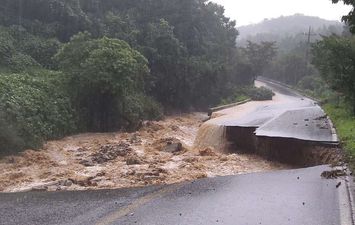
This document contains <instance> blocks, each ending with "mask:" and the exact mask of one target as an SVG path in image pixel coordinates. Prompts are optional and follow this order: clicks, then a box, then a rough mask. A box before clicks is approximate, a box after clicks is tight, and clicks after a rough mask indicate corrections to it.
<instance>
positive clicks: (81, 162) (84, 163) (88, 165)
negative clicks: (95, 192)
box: [79, 160, 95, 167]
mask: <svg viewBox="0 0 355 225" xmlns="http://www.w3.org/2000/svg"><path fill="white" fill-rule="evenodd" d="M79 163H80V164H81V165H83V166H86V167H91V166H95V163H94V162H93V161H92V160H81V161H80V162H79Z"/></svg>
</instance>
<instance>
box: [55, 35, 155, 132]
mask: <svg viewBox="0 0 355 225" xmlns="http://www.w3.org/2000/svg"><path fill="white" fill-rule="evenodd" d="M56 59H57V60H58V62H59V65H60V68H61V69H62V70H63V71H64V72H65V73H66V74H68V76H69V88H70V90H72V91H71V93H72V96H73V101H74V104H73V105H76V106H77V109H78V110H79V112H80V113H81V114H82V115H81V116H82V119H81V124H82V125H84V126H85V127H86V128H87V129H89V130H90V131H109V130H113V129H117V128H120V127H125V126H126V127H127V126H133V125H134V124H135V123H137V122H138V120H139V119H140V118H142V115H141V114H142V112H140V111H138V112H132V113H139V115H138V118H135V116H136V115H133V114H128V113H127V108H129V107H131V105H130V104H133V103H134V101H131V98H132V96H136V95H138V94H139V93H144V77H145V76H146V75H147V74H148V72H149V70H148V67H147V63H148V62H147V60H146V58H144V57H143V56H142V55H141V54H140V53H139V52H137V51H135V50H133V49H132V48H131V47H130V46H129V45H128V44H127V43H126V42H124V41H121V40H118V39H110V38H106V37H104V38H101V39H92V38H91V36H90V34H88V33H79V34H78V35H75V36H74V37H73V38H72V39H71V41H70V42H69V43H67V44H65V45H64V46H63V48H62V49H61V50H60V51H59V53H58V54H57V55H56ZM132 102H133V103H132ZM128 103H129V104H128Z"/></svg>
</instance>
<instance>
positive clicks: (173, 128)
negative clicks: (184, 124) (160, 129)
mask: <svg viewBox="0 0 355 225" xmlns="http://www.w3.org/2000/svg"><path fill="white" fill-rule="evenodd" d="M170 128H171V129H172V130H173V131H178V130H179V126H177V125H171V126H170Z"/></svg>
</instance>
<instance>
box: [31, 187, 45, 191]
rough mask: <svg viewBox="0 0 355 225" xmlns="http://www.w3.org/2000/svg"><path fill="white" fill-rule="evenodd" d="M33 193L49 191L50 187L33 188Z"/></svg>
mask: <svg viewBox="0 0 355 225" xmlns="http://www.w3.org/2000/svg"><path fill="white" fill-rule="evenodd" d="M31 191H38V192H40V191H48V186H38V187H33V188H32V189H31Z"/></svg>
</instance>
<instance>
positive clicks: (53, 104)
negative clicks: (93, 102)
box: [0, 72, 75, 152]
mask: <svg viewBox="0 0 355 225" xmlns="http://www.w3.org/2000/svg"><path fill="white" fill-rule="evenodd" d="M58 76H60V74H57V73H50V72H42V74H40V75H38V76H36V77H33V76H31V75H28V74H10V75H1V76H0V100H1V101H0V123H1V125H2V126H1V129H2V131H6V134H5V133H4V134H3V135H1V137H0V140H1V142H3V144H4V145H1V149H0V152H4V151H16V150H19V148H22V147H25V148H36V147H38V146H39V145H40V144H41V143H42V141H44V140H46V139H49V138H57V137H62V136H64V135H66V134H68V133H71V132H73V131H74V130H75V123H74V122H75V119H74V116H73V110H72V108H71V107H70V101H69V96H68V95H67V94H66V93H65V92H63V88H62V87H63V85H62V82H61V81H60V79H58Z"/></svg>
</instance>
